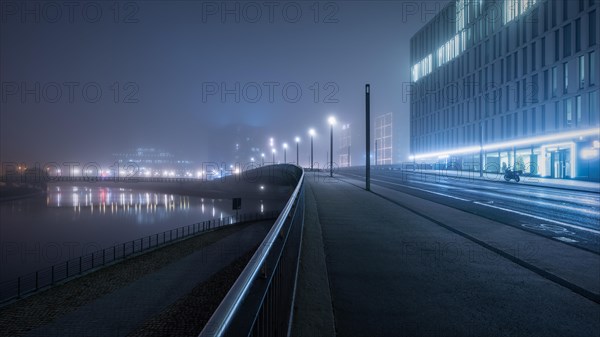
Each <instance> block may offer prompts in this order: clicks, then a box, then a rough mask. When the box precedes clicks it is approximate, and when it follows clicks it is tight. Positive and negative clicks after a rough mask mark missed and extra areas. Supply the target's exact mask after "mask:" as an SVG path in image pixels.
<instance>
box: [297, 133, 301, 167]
mask: <svg viewBox="0 0 600 337" xmlns="http://www.w3.org/2000/svg"><path fill="white" fill-rule="evenodd" d="M298 144H300V137H296V165H298V166H300V159H299V158H300V157H299V156H300V155H299V153H300V151H299V149H300V145H298Z"/></svg>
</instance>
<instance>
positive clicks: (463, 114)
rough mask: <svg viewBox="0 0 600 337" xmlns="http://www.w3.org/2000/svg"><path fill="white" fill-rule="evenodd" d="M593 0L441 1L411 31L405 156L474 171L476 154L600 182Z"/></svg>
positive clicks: (492, 164)
mask: <svg viewBox="0 0 600 337" xmlns="http://www.w3.org/2000/svg"><path fill="white" fill-rule="evenodd" d="M598 6H599V4H598V2H595V1H590V2H584V3H583V4H582V3H581V2H578V1H569V0H481V1H468V0H466V1H465V0H456V1H455V2H452V3H450V4H449V5H448V6H446V7H445V8H443V9H442V10H441V12H440V13H439V14H438V15H437V16H436V17H434V18H433V19H432V20H431V21H429V22H428V23H427V24H426V25H425V26H424V27H423V28H422V29H421V30H420V31H419V32H418V33H417V34H415V35H414V36H413V38H412V39H411V54H410V55H411V61H412V64H413V65H412V69H411V70H412V86H413V90H412V96H411V113H410V121H411V122H410V123H411V124H410V131H411V137H410V145H411V153H412V157H413V159H414V160H415V161H423V162H433V163H436V162H438V161H440V160H441V159H442V158H443V161H444V163H446V162H447V161H448V160H449V159H452V160H451V161H454V162H453V166H454V167H462V168H469V169H473V170H479V169H480V168H479V167H478V166H480V165H479V155H480V152H483V155H482V162H483V167H482V168H481V169H482V170H486V171H490V170H491V171H494V170H496V171H498V172H499V171H501V170H502V168H503V167H504V166H506V167H517V168H518V169H523V170H524V171H525V172H527V173H528V174H531V175H537V176H544V177H554V178H578V179H589V180H599V179H600V178H599V177H598V175H599V173H598V171H600V167H599V165H598V151H599V148H598V146H597V145H598V141H599V139H598V138H599V133H600V128H599V127H600V124H599V120H600V118H599V117H598V116H599V114H600V112H599V111H598V103H597V102H598V100H599V97H598V95H599V90H598V88H597V83H598V77H599V74H598V71H597V69H596V64H597V62H598V61H600V60H598V55H599V54H598V53H597V44H596V36H597V35H598V28H599V27H598V25H597V24H596V22H597V21H598V17H597V16H598V13H599V11H598V10H597V7H598ZM450 18H452V19H450ZM542 81H543V83H542ZM475 157H477V158H476V160H475V159H473V158H475ZM469 161H471V162H473V163H472V164H468V163H467V162H469ZM475 162H476V163H477V164H475Z"/></svg>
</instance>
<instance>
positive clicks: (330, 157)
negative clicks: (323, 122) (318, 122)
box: [329, 116, 335, 177]
mask: <svg viewBox="0 0 600 337" xmlns="http://www.w3.org/2000/svg"><path fill="white" fill-rule="evenodd" d="M334 124H335V117H333V116H331V117H329V126H330V128H329V130H330V132H329V176H330V177H333V125H334Z"/></svg>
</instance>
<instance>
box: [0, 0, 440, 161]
mask: <svg viewBox="0 0 600 337" xmlns="http://www.w3.org/2000/svg"><path fill="white" fill-rule="evenodd" d="M28 3H30V4H32V5H31V6H32V7H33V6H35V5H33V4H36V3H37V4H38V5H40V6H41V5H42V4H45V3H53V4H56V5H57V7H59V8H60V9H61V10H62V17H61V18H60V19H59V20H58V22H57V23H52V22H49V20H48V19H49V18H50V16H48V15H52V17H54V8H53V7H48V8H47V10H48V13H49V14H48V15H44V13H41V14H39V13H38V14H39V15H40V17H39V19H40V22H38V23H35V22H32V21H34V20H35V18H34V17H33V16H32V15H29V16H26V18H25V21H24V20H23V18H22V17H21V14H22V13H21V10H22V8H20V9H19V11H18V12H17V13H16V14H12V11H13V9H14V8H13V7H12V6H14V5H15V4H17V5H18V6H22V3H21V2H18V3H17V2H10V1H9V2H6V1H4V0H3V1H2V7H0V10H1V11H2V13H1V15H0V20H1V23H0V79H1V81H2V87H1V88H2V97H1V100H0V104H1V105H0V108H1V109H0V110H1V111H0V161H2V162H10V161H19V162H41V163H44V162H51V161H53V162H63V161H80V162H82V161H97V162H109V161H110V160H111V159H112V157H111V155H112V154H113V153H118V152H132V151H133V150H134V149H136V148H138V147H154V148H157V149H160V150H164V151H168V152H171V153H174V154H176V155H178V156H181V157H186V158H189V159H192V160H194V161H196V162H201V161H228V160H231V158H229V157H228V156H229V154H230V153H231V152H232V149H233V147H234V146H235V143H236V141H237V140H236V139H234V138H235V137H238V136H241V137H242V138H243V139H245V138H244V137H246V131H247V130H254V131H248V133H251V134H252V138H253V139H251V142H250V143H251V144H252V146H258V147H260V148H261V150H264V152H265V153H268V156H270V152H268V150H269V149H268V145H269V144H268V140H269V137H274V138H275V141H276V143H277V145H278V147H279V151H281V144H282V143H283V142H284V141H285V142H288V143H289V144H290V146H291V147H294V146H295V145H293V143H294V137H295V136H300V137H301V138H302V143H301V163H302V162H303V161H305V160H306V158H307V156H308V151H309V145H308V144H309V137H308V135H307V130H308V129H309V128H310V127H314V128H315V129H316V131H317V134H318V136H317V138H316V139H315V160H317V161H324V158H325V151H328V148H329V127H328V125H327V117H328V116H329V115H334V116H336V118H337V120H338V127H337V128H336V130H338V131H337V132H339V126H340V125H341V124H342V123H343V124H345V123H351V125H352V127H351V128H352V144H353V146H352V157H353V164H354V165H356V164H359V163H360V162H362V164H364V85H365V84H366V83H370V84H371V115H372V116H373V117H375V116H377V115H380V114H383V113H387V112H392V111H393V112H394V113H398V112H399V114H397V116H402V120H401V121H400V122H401V123H402V124H403V126H402V128H401V129H402V130H403V135H402V139H401V140H400V141H398V140H396V141H395V144H394V146H398V145H401V146H402V147H404V148H405V153H406V156H405V157H408V154H409V153H408V151H409V148H408V130H409V125H408V121H409V117H408V115H409V109H410V108H409V104H408V102H406V103H403V102H402V85H403V83H405V84H406V83H409V81H410V72H409V69H410V65H409V40H410V37H411V36H412V35H413V34H414V33H416V32H417V31H418V30H419V29H420V28H421V27H422V26H423V25H424V24H425V23H426V22H427V21H428V20H429V19H431V18H432V17H433V16H434V15H435V13H436V12H437V10H438V9H439V8H441V7H443V6H444V5H445V4H446V3H447V1H440V2H437V1H426V3H427V7H426V8H427V9H429V11H427V12H423V5H422V4H421V3H420V2H415V1H411V2H402V1H345V2H336V3H335V4H336V7H337V12H335V13H334V14H333V16H332V17H331V18H332V19H333V20H337V22H332V23H323V21H324V20H325V16H326V15H327V14H330V13H333V12H334V10H335V9H336V7H326V4H327V2H319V3H317V5H318V8H319V13H320V18H319V21H320V22H319V23H315V22H314V10H313V9H311V6H314V5H315V2H312V1H298V2H295V4H298V5H299V6H300V8H301V9H302V15H301V16H300V17H299V19H298V22H295V23H289V22H286V21H285V18H284V16H283V14H282V12H281V9H282V7H283V5H284V4H286V2H282V3H279V5H278V6H277V7H275V10H274V15H273V21H274V22H272V23H271V22H269V17H268V16H269V9H268V7H265V6H264V5H263V4H264V3H263V2H255V4H257V5H259V7H260V8H261V11H262V17H261V18H260V19H259V20H258V22H257V23H249V22H248V21H247V20H246V17H245V16H244V15H243V13H242V15H241V16H240V22H239V23H236V22H234V17H233V15H229V16H227V18H226V19H227V21H226V22H224V23H223V22H222V20H221V16H220V14H221V13H220V12H219V13H218V14H215V15H209V13H208V12H204V13H203V8H204V9H206V8H207V7H206V6H207V2H205V4H204V7H203V4H202V3H201V2H192V1H148V2H135V3H134V4H135V7H127V8H126V7H125V4H124V3H120V5H119V10H120V12H119V14H118V16H117V17H115V12H114V11H113V10H112V8H111V6H114V3H113V2H101V1H98V2H96V3H95V4H99V6H100V8H101V9H102V14H101V15H99V18H98V21H97V22H95V23H92V22H89V20H85V18H84V17H83V16H82V11H81V8H82V7H79V8H75V10H74V14H73V19H74V21H75V22H74V23H71V22H69V21H70V18H69V13H68V11H69V8H67V7H64V6H63V2H52V1H47V2H36V1H30V2H28ZM210 4H211V5H215V6H217V8H218V7H220V6H224V5H225V4H227V5H228V6H230V8H231V7H232V6H233V5H234V4H235V2H231V1H230V2H210ZM239 4H240V5H241V6H243V5H244V2H239ZM407 4H409V6H413V7H410V8H414V6H418V7H419V8H420V10H419V11H418V12H416V13H414V14H413V13H407V8H408V7H407ZM136 8H137V9H139V10H138V11H137V13H135V14H134V15H132V16H131V18H132V19H134V20H137V22H133V23H123V22H122V21H124V20H126V19H127V17H126V14H131V13H132V11H133V10H134V9H136ZM88 9H89V8H88ZM89 10H90V13H93V12H92V9H89ZM218 10H220V8H218ZM252 13H254V12H252ZM289 13H291V14H292V15H291V16H295V14H294V11H293V9H290V12H289ZM203 14H204V15H206V18H205V19H203ZM50 19H51V18H50ZM115 19H116V21H119V23H115ZM36 82H39V84H40V96H41V97H40V102H39V103H38V102H35V97H34V95H26V96H25V102H22V97H21V90H23V89H25V88H24V87H23V84H24V85H25V86H26V87H27V88H33V87H34V85H35V83H36ZM65 82H75V83H76V84H77V85H76V86H74V87H73V88H74V91H73V96H72V99H73V101H72V102H70V101H69V87H68V86H65V85H64V84H63V83H65ZM115 82H117V83H118V84H119V88H118V90H117V91H116V92H118V94H119V95H118V97H115V91H114V90H113V89H114V88H111V85H113V84H114V83H115ZM127 82H132V83H133V85H131V86H130V87H128V88H125V85H126V83H127ZM209 82H216V83H217V84H221V83H222V82H223V83H225V84H226V85H227V87H228V88H234V86H235V83H236V82H239V83H240V85H241V86H242V87H243V86H244V85H245V84H247V83H250V82H256V83H258V84H259V85H260V87H261V89H262V96H261V97H260V99H258V102H256V103H251V102H246V101H245V99H244V98H245V97H244V96H243V95H242V96H240V102H239V103H236V102H235V101H234V97H233V95H228V96H227V97H226V100H225V101H224V102H223V101H221V96H220V91H219V92H218V93H217V94H216V95H208V96H206V102H203V83H204V85H206V83H209ZM265 82H278V83H279V84H280V85H279V86H277V87H275V90H274V96H273V99H274V103H271V102H269V97H268V87H266V86H264V85H263V84H264V83H265ZM289 82H293V83H295V84H298V85H299V86H300V88H301V89H302V96H300V98H299V101H298V102H296V103H290V102H286V101H285V100H284V97H283V94H282V87H283V85H284V84H286V83H289ZM314 82H318V83H319V84H320V89H319V90H318V92H319V95H320V97H319V103H315V102H314V97H313V94H314V92H313V91H311V89H310V86H312V85H313V83H314ZM327 82H333V83H335V84H336V86H337V88H339V92H337V93H336V94H335V95H334V96H333V98H334V99H337V100H338V101H339V102H338V103H324V102H323V100H324V99H325V97H326V96H327V94H329V93H331V92H332V90H331V89H329V90H326V89H325V88H324V85H325V84H326V83H327ZM52 83H57V84H58V86H59V87H60V89H61V93H62V96H61V97H60V98H59V99H58V102H55V103H53V102H50V101H49V100H48V99H47V98H54V96H55V91H54V87H53V86H52ZM86 83H92V84H94V85H98V86H99V87H100V88H101V90H102V96H101V97H100V98H99V99H98V102H95V103H90V102H86V97H84V94H83V93H82V87H83V85H84V84H86ZM15 86H16V87H17V89H16V90H18V91H17V93H16V94H12V90H15ZM44 88H46V89H47V90H48V92H47V93H46V94H47V95H46V96H47V97H45V96H44ZM93 88H94V87H92V89H93ZM135 88H138V89H139V91H138V92H137V94H135V92H134V90H135ZM90 90H91V89H90ZM240 91H241V89H240ZM90 93H91V94H90V97H93V96H95V94H94V93H95V91H94V90H91V91H90ZM250 93H251V96H252V97H250V98H253V97H254V96H255V91H251V92H250ZM290 93H293V94H294V95H293V96H295V91H294V90H293V89H290ZM127 94H134V95H133V96H132V97H131V98H132V99H134V100H135V99H137V102H132V103H124V102H123V100H124V99H125V96H126V95H127ZM115 99H117V100H118V103H115V102H114V100H115ZM395 122H399V121H398V120H396V121H395ZM373 124H374V123H373V121H372V125H373ZM236 130H238V131H236ZM334 132H335V131H334ZM257 135H258V136H257ZM338 135H339V134H338ZM234 136H235V137H234ZM334 142H335V143H338V142H339V137H338V136H335V138H334ZM338 144H339V143H338ZM334 146H335V147H334V148H337V146H338V145H337V144H336V145H334ZM280 153H281V152H279V154H280ZM279 154H278V156H279ZM291 157H294V160H295V149H292V150H288V160H291V159H289V158H291ZM278 158H279V157H278ZM279 159H280V158H279Z"/></svg>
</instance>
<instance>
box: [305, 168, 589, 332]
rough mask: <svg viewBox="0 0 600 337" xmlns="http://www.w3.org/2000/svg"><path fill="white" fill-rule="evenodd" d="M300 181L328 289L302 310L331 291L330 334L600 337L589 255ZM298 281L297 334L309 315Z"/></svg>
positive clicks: (393, 198)
mask: <svg viewBox="0 0 600 337" xmlns="http://www.w3.org/2000/svg"><path fill="white" fill-rule="evenodd" d="M350 182H355V183H357V184H361V182H358V181H350ZM307 184H308V185H309V186H308V187H309V188H307V201H308V200H309V197H308V194H309V193H312V194H313V196H314V199H315V201H316V203H314V204H312V205H311V203H309V202H307V215H308V213H309V212H310V209H311V207H312V209H313V211H316V214H317V217H316V220H314V221H317V220H318V224H319V225H320V226H321V228H322V241H323V244H322V246H320V247H319V245H318V244H317V245H314V246H312V248H311V249H322V251H323V253H324V254H323V255H324V259H325V265H326V269H325V271H326V273H327V277H328V283H329V285H330V287H329V288H325V289H323V292H322V296H321V301H319V302H314V301H313V302H312V303H316V305H317V306H318V307H319V308H320V309H318V310H326V309H327V305H326V303H322V302H323V299H327V296H328V294H327V293H328V291H327V290H330V293H331V303H332V306H331V307H332V311H333V317H334V322H335V332H336V333H337V335H338V336H575V335H576V336H598V335H600V305H599V304H598V302H597V299H598V292H599V291H600V290H599V287H600V286H599V284H600V282H599V281H598V280H600V259H599V258H598V255H595V254H592V253H590V252H586V251H582V250H579V249H577V248H575V247H571V246H567V245H564V244H561V243H559V242H555V241H552V240H547V239H544V238H541V237H539V236H536V235H533V234H530V233H527V232H524V231H521V230H516V229H513V228H508V227H507V226H504V225H502V224H499V223H495V222H493V221H490V220H486V219H482V218H479V217H477V216H475V215H473V214H466V213H464V212H460V211H458V210H455V209H452V208H449V207H446V206H443V205H439V204H435V203H433V202H429V201H426V200H424V199H419V198H416V197H412V196H409V195H406V194H402V193H400V192H395V191H392V190H388V189H385V188H381V187H378V186H375V187H374V192H375V193H370V192H366V191H364V190H363V189H362V188H359V187H356V186H353V185H350V184H348V183H346V182H341V181H338V180H335V179H330V178H326V177H325V176H323V175H318V174H309V175H308V176H307ZM359 186H362V185H359ZM315 208H316V210H315ZM307 220H308V219H307ZM314 221H313V222H314ZM313 225H314V223H313ZM305 226H306V227H308V228H309V227H310V226H311V223H310V222H308V221H305ZM305 235H306V230H305ZM304 249H305V246H304V245H303V250H304ZM313 255H319V254H316V253H313ZM302 256H303V257H304V256H305V252H304V251H303V253H302ZM305 262H306V260H304V261H303V260H301V268H302V269H301V272H302V273H303V274H304V276H305V275H309V277H310V275H311V274H312V275H314V274H317V275H318V274H319V272H320V273H321V277H322V273H323V270H322V268H317V269H319V270H320V271H319V270H317V272H312V273H308V274H307V273H306V272H305V271H304V269H305V268H307V267H310V266H307V265H306V263H305ZM303 274H301V275H300V280H301V279H302V277H304V276H303ZM312 277H313V278H315V276H312ZM300 280H299V287H298V293H297V298H298V300H297V303H296V305H297V307H296V312H295V318H296V320H295V322H294V324H295V327H297V326H299V325H303V324H304V325H305V326H306V323H302V322H301V321H300V318H301V317H303V312H306V311H312V310H315V309H314V308H313V307H311V302H310V301H308V304H307V302H306V301H304V300H302V298H303V296H307V295H306V294H307V293H310V292H311V291H312V292H314V289H307V287H306V286H302V284H303V283H302V282H300ZM321 283H322V281H321ZM308 284H310V282H308ZM311 297H313V298H314V297H315V295H314V294H313V295H309V296H308V298H311ZM316 297H318V296H316ZM304 317H309V316H304ZM326 321H327V320H325V322H318V323H317V326H327V322H326ZM294 331H297V332H300V333H299V334H297V335H298V336H315V335H321V336H330V335H331V331H330V330H323V331H322V333H319V334H315V333H314V332H315V331H314V330H310V329H309V330H304V331H307V333H302V331H303V330H301V329H296V330H294Z"/></svg>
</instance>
